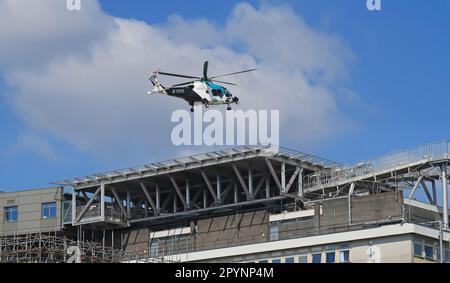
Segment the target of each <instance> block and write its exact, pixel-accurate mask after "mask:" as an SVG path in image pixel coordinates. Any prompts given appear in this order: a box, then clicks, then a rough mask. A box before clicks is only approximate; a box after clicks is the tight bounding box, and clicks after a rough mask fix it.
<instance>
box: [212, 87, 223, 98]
mask: <svg viewBox="0 0 450 283" xmlns="http://www.w3.org/2000/svg"><path fill="white" fill-rule="evenodd" d="M212 94H213V95H214V96H220V97H222V91H220V90H219V89H213V90H212Z"/></svg>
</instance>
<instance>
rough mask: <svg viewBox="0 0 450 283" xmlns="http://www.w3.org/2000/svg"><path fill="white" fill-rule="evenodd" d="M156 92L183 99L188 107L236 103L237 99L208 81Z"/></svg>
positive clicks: (224, 89)
mask: <svg viewBox="0 0 450 283" xmlns="http://www.w3.org/2000/svg"><path fill="white" fill-rule="evenodd" d="M157 92H162V93H164V94H167V95H168V96H173V97H176V98H181V99H184V100H185V101H187V102H188V103H189V104H190V105H195V104H204V105H206V106H208V105H221V104H231V103H236V102H237V101H238V98H237V97H233V95H232V94H231V92H230V91H229V90H228V89H226V88H225V87H223V86H220V85H217V84H215V83H213V82H209V81H198V82H194V83H192V84H189V85H187V86H183V87H170V88H167V89H163V91H157Z"/></svg>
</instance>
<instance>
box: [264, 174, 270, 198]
mask: <svg viewBox="0 0 450 283" xmlns="http://www.w3.org/2000/svg"><path fill="white" fill-rule="evenodd" d="M265 178H266V198H270V175H269V174H266V176H265Z"/></svg>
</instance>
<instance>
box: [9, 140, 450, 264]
mask: <svg viewBox="0 0 450 283" xmlns="http://www.w3.org/2000/svg"><path fill="white" fill-rule="evenodd" d="M449 153H450V142H440V143H434V144H429V145H424V146H419V147H417V148H414V149H411V150H406V151H402V152H396V153H393V154H388V155H385V156H382V157H380V158H377V159H374V160H369V161H365V162H360V163H358V164H356V165H353V166H349V165H342V164H339V163H337V162H332V161H329V160H326V159H323V158H319V157H316V156H313V155H309V154H305V153H301V152H297V151H293V150H288V149H284V148H281V147H274V146H247V147H240V148H233V149H226V150H221V151H215V152H210V153H205V154H198V155H193V156H188V157H184V158H177V159H173V160H170V161H164V162H156V163H153V164H148V165H144V166H140V167H134V168H128V169H124V170H116V171H112V172H106V173H100V174H93V175H90V176H85V177H80V178H74V179H68V180H63V181H58V182H55V183H54V184H55V185H56V186H58V188H60V189H54V190H57V191H59V192H60V194H61V198H59V200H58V201H56V207H57V210H58V212H57V214H58V215H59V216H58V217H59V218H58V217H57V218H56V219H57V220H56V222H58V221H59V220H58V219H60V221H59V223H58V225H59V227H57V228H55V231H57V232H58V231H59V232H60V233H61V235H62V236H63V237H64V238H65V239H68V240H70V241H72V242H71V246H74V245H76V246H78V247H79V246H80V245H83V244H84V243H96V244H98V245H99V246H100V247H102V249H103V250H105V249H106V248H107V249H110V253H111V254H112V255H116V256H115V257H114V258H115V260H117V261H122V262H149V261H151V262H154V261H177V262H270V263H310V262H312V263H318V262H329V263H331V262H336V263H338V262H340V263H342V262H440V261H442V262H449V261H450V241H449V240H450V231H449V230H448V209H442V207H445V208H448V203H447V202H448V200H447V195H448V178H447V175H448V173H447V164H448V161H449ZM419 190H420V191H422V192H424V194H425V195H426V200H427V202H423V201H418V200H416V199H414V196H415V194H416V193H417V192H418V191H419ZM30 192H32V191H29V192H23V194H24V196H23V198H24V199H30V201H28V202H34V201H35V197H34V198H33V197H31V198H26V195H27V193H28V194H30ZM21 193H22V192H21ZM21 193H18V194H21ZM7 194H8V195H9V193H7ZM43 194H44V193H43ZM13 195H14V194H11V196H13ZM8 198H11V199H12V197H8ZM0 199H3V202H2V203H0V205H2V207H1V210H2V213H4V215H8V216H3V217H2V218H3V219H10V218H11V217H12V218H14V217H16V216H14V215H15V214H14V213H15V212H14V211H15V210H14V209H12V210H11V207H16V208H17V210H16V211H17V212H18V217H17V218H18V220H17V223H16V224H15V225H16V226H14V224H12V225H11V223H7V224H6V226H5V224H3V227H6V228H7V230H5V228H3V229H4V230H2V231H1V233H3V238H5V239H6V238H8V237H11V235H12V234H14V235H18V234H21V233H28V232H34V233H41V232H45V231H47V232H48V229H47V228H48V226H46V224H45V223H46V220H47V219H42V217H43V215H44V212H43V211H46V210H45V209H46V206H44V205H45V204H47V203H49V201H48V200H47V199H46V198H42V199H41V200H40V201H39V205H40V207H41V210H40V211H41V212H40V213H39V214H36V212H35V213H34V214H30V215H34V216H35V217H36V218H34V219H32V220H30V221H31V222H33V223H34V222H36V224H33V225H32V226H30V227H32V228H33V229H34V230H27V229H29V228H30V227H28V228H26V227H25V228H20V229H22V230H19V227H24V226H23V224H20V221H21V217H20V215H21V211H22V209H21V202H19V200H20V198H19V200H17V205H16V203H14V204H13V203H12V202H11V203H10V204H8V203H6V202H7V201H6V198H4V197H1V194H0ZM31 199H33V201H31ZM5 201H6V202H5ZM441 202H442V205H439V204H440V203H441ZM26 203H27V202H26V201H25V200H24V201H23V205H26ZM37 203H38V202H37V200H36V204H33V206H34V207H35V208H34V209H33V210H37V208H36V207H38V204H37ZM23 211H24V212H23V213H25V211H26V209H25V208H23ZM9 215H11V216H9ZM38 216H39V217H38ZM24 217H25V216H24ZM24 219H26V218H24ZM31 222H30V223H31ZM37 222H40V224H39V225H38V224H37ZM42 222H44V224H42ZM12 226H14V227H17V228H11V227H12ZM51 227H53V226H51ZM14 229H16V230H14ZM46 229H47V230H46ZM13 231H15V232H13ZM5 233H6V234H5ZM16 243H17V242H16ZM80 243H81V244H80ZM2 250H11V248H8V247H7V245H4V247H3V248H2ZM86 250H88V251H91V250H92V249H89V248H87V249H81V250H79V251H78V253H79V255H80V256H79V258H78V261H86V260H88V259H89V257H87V256H85V255H84V253H85V252H86ZM64 253H65V251H64V252H63V253H61V254H64ZM90 254H92V252H91V253H90ZM119 255H120V256H119ZM103 256H104V255H103ZM1 258H2V257H0V259H1ZM3 258H4V257H3ZM9 258H10V259H12V260H17V258H18V256H14V254H10V255H9ZM21 258H26V257H24V256H22V257H21ZM97 259H98V258H97ZM4 260H5V259H4ZM59 260H60V261H62V260H66V259H65V258H64V259H62V257H59ZM91 261H96V260H92V258H91ZM111 261H112V260H111Z"/></svg>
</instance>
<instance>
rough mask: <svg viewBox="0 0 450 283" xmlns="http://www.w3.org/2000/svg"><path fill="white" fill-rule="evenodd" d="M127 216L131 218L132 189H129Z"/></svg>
mask: <svg viewBox="0 0 450 283" xmlns="http://www.w3.org/2000/svg"><path fill="white" fill-rule="evenodd" d="M127 216H128V219H130V218H131V194H130V190H128V189H127Z"/></svg>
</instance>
